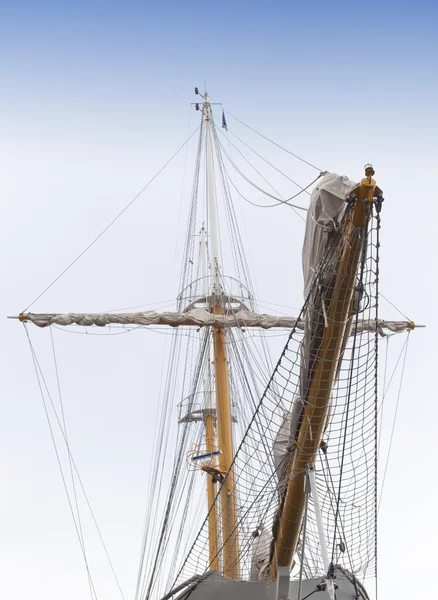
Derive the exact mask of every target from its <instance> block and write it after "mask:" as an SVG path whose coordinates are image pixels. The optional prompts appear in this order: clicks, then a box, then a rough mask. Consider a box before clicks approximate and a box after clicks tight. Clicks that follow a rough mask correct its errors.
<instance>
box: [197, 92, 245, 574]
mask: <svg viewBox="0 0 438 600" xmlns="http://www.w3.org/2000/svg"><path fill="white" fill-rule="evenodd" d="M211 117H212V115H211V105H210V99H209V97H208V94H207V93H205V95H204V103H203V119H204V124H205V162H206V180H207V182H206V183H207V186H206V188H207V206H208V217H209V228H208V229H209V234H210V240H211V245H210V264H211V268H212V271H213V285H212V307H211V310H212V312H213V314H215V315H222V314H224V298H223V292H222V287H221V282H220V260H219V250H220V248H219V227H218V215H217V195H216V182H215V176H214V161H213V139H212V137H213V136H212V130H211V128H212V126H213V125H212V120H211ZM213 343H214V361H213V364H214V370H215V383H216V420H217V434H218V448H219V450H220V452H221V454H220V459H219V468H220V469H221V470H222V471H224V472H227V473H228V475H227V477H226V478H225V480H224V482H223V483H222V486H221V490H220V498H221V513H222V514H221V516H222V545H223V572H224V575H225V577H229V578H231V579H239V578H240V565H239V562H238V558H239V540H238V532H237V510H236V490H235V484H234V472H233V469H232V467H231V465H232V462H233V457H234V452H233V433H232V417H231V405H230V394H229V382H228V360H227V346H226V334H225V329H224V328H220V327H214V328H213Z"/></svg>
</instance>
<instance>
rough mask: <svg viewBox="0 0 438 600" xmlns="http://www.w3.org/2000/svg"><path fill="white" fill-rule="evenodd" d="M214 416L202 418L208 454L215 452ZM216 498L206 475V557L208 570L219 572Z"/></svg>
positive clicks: (207, 415) (213, 482)
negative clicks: (207, 558) (207, 557)
mask: <svg viewBox="0 0 438 600" xmlns="http://www.w3.org/2000/svg"><path fill="white" fill-rule="evenodd" d="M214 421H215V418H214V415H213V414H211V413H210V414H206V416H205V418H204V427H205V449H206V452H207V453H208V454H212V453H213V452H215V450H216V444H215V435H214ZM215 498H216V483H215V480H214V479H213V477H211V476H210V475H209V474H208V473H207V504H208V509H207V510H208V511H209V512H208V555H209V562H210V568H211V569H212V570H213V571H219V564H220V562H219V549H220V546H219V543H218V542H219V539H218V537H219V536H218V519H217V505H216V503H215V501H214V499H215Z"/></svg>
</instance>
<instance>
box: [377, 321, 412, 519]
mask: <svg viewBox="0 0 438 600" xmlns="http://www.w3.org/2000/svg"><path fill="white" fill-rule="evenodd" d="M409 338H410V332H408V336H407V338H406V342H405V353H404V356H403V365H402V372H401V376H400V384H399V388H398V394H397V402H396V405H395V411H394V419H393V421H392V429H391V437H390V439H389V448H388V454H387V457H386V462H385V469H384V471H383V479H382V487H381V488H380V496H379V504H378V507H377V510H379V509H380V503H381V501H382V495H383V488H384V487H385V479H386V473H387V470H388V463H389V457H390V455H391V448H392V440H393V438H394V430H395V423H396V420H397V414H398V407H399V404H400V397H401V390H402V385H403V378H404V375H405V366H406V356H407V354H408V346H409Z"/></svg>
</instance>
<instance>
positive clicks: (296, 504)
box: [269, 168, 380, 581]
mask: <svg viewBox="0 0 438 600" xmlns="http://www.w3.org/2000/svg"><path fill="white" fill-rule="evenodd" d="M365 173H366V177H365V178H364V179H362V181H361V183H360V185H359V186H358V187H357V188H356V189H355V190H353V192H352V193H355V194H356V195H357V199H356V203H355V206H354V209H353V210H352V212H351V213H350V215H349V216H347V219H346V222H345V224H344V231H343V236H342V242H341V247H340V249H339V254H338V256H339V260H338V268H337V275H336V278H335V281H334V284H333V288H332V289H333V292H332V296H331V301H330V305H329V307H328V310H327V326H326V327H325V329H324V333H323V337H322V341H321V345H320V348H319V351H318V356H317V359H316V361H315V367H314V371H313V375H312V378H311V381H310V385H309V390H308V393H307V397H306V399H305V408H304V414H303V418H302V424H301V427H300V431H299V435H298V440H297V444H296V448H295V451H294V452H293V453H292V455H291V457H290V458H289V464H288V465H287V473H288V476H287V477H288V480H289V484H288V486H287V490H286V493H285V498H284V504H283V507H282V511H281V516H280V519H279V523H278V527H277V530H276V532H275V539H274V542H275V543H274V551H273V554H272V556H271V567H270V574H269V578H270V580H271V581H275V580H276V578H277V568H278V567H289V568H290V567H291V565H292V561H293V557H294V554H295V552H296V548H297V544H298V539H299V535H300V531H301V524H302V519H303V511H304V477H305V472H306V469H307V468H308V467H312V466H313V464H314V461H315V458H316V455H317V453H318V449H319V447H320V442H321V439H322V434H323V431H324V427H325V424H326V419H327V415H328V410H329V406H330V396H331V392H332V388H333V385H334V381H335V378H336V372H337V369H338V364H339V361H340V359H341V356H342V353H343V351H344V347H345V343H346V335H345V332H346V327H347V322H348V317H349V315H350V310H351V303H352V298H353V292H354V287H355V282H356V273H357V267H358V264H359V260H360V255H361V251H362V244H363V238H364V235H365V227H366V211H365V204H366V203H367V202H368V203H369V204H371V203H372V200H373V196H374V195H375V193H376V192H378V193H380V190H379V189H378V188H377V187H376V182H375V181H374V180H373V179H372V175H373V174H374V171H373V170H372V168H369V169H367V170H366V172H365Z"/></svg>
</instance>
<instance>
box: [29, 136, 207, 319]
mask: <svg viewBox="0 0 438 600" xmlns="http://www.w3.org/2000/svg"><path fill="white" fill-rule="evenodd" d="M200 127H201V126H199V127H197V128H196V129H195V130H194V131H193V133H191V134H190V136H189V137H188V138H187V139H186V141H185V142H184V143H183V144H182V145H181V146H180V147H179V148H178V150H177V151H176V152H175V153H174V154H172V156H171V157H170V158H169V160H168V161H167V162H166V163H165V164H164V165H163V166H162V167H161V169H159V171H157V173H155V175H154V176H153V177H152V179H150V180H149V181H148V183H147V184H146V185H145V186H144V187H143V188H142V189H141V190H140V191H139V192H138V194H136V195H135V196H134V198H132V200H130V202H128V204H127V205H126V206H125V208H123V209H122V210H121V211H120V212H119V213H118V214H117V215H116V216H115V217H114V219H113V220H112V221H111V222H110V223H109V224H108V225H107V226H106V227H105V228H104V229H103V230H102V231H101V232H100V233H99V234H98V235H97V236H96V237H95V238H94V239H93V241H92V242H91V243H90V244H88V246H87V247H86V248H85V249H84V250H83V251H82V252H81V253H80V254H79V255H78V256H77V257H76V258H75V259H74V260H73V261H72V262H71V263H70V264H69V265H68V266H67V267H66V268H65V269H64V270H63V271H62V272H61V273H60V274H59V275H58V277H56V278H55V279H54V280H53V281H52V283H50V284H49V285H48V286H47V287H46V288H45V289H44V290H43V291H42V292H41V294H39V295H38V296H37V297H36V298H35V300H32V302H31V303H30V304H29V305H28V306H26V308H25V309H24V310H23V311H22V312H27V311H28V310H29V308H30V307H31V306H32V305H33V304H35V302H36V301H37V300H39V299H40V298H41V297H42V296H44V294H45V293H46V292H47V291H48V290H49V289H50V288H51V287H52V286H53V285H54V284H55V283H56V282H57V281H59V280H60V279H61V277H62V276H63V275H65V274H66V273H67V271H69V270H70V269H71V268H72V266H73V265H75V264H76V263H77V262H78V260H79V259H80V258H82V256H84V254H85V253H86V252H87V251H88V250H89V249H90V248H91V247H92V246H94V244H95V243H96V242H97V241H98V240H99V239H100V238H101V237H102V236H103V235H104V234H105V233H106V232H107V231H108V229H109V228H110V227H111V226H112V225H114V223H115V222H116V221H117V220H118V219H119V218H120V217H121V216H122V215H123V214H124V213H125V212H126V211H127V210H128V208H129V207H130V206H132V204H134V202H135V201H136V200H137V198H139V197H140V196H141V194H143V192H144V191H146V190H147V188H148V187H149V186H150V185H151V183H152V182H153V181H155V179H156V178H157V177H158V176H159V175H160V174H161V173H162V172H163V171H164V169H165V168H166V167H167V166H168V164H169V163H171V162H172V160H173V159H174V158H175V156H176V155H177V154H179V152H180V151H181V150H182V149H183V148H184V146H185V145H186V144H187V143H188V142H189V141H190V140H191V138H192V137H193V136H194V135H195V133H196V132H197V131H198V130H199V128H200Z"/></svg>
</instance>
